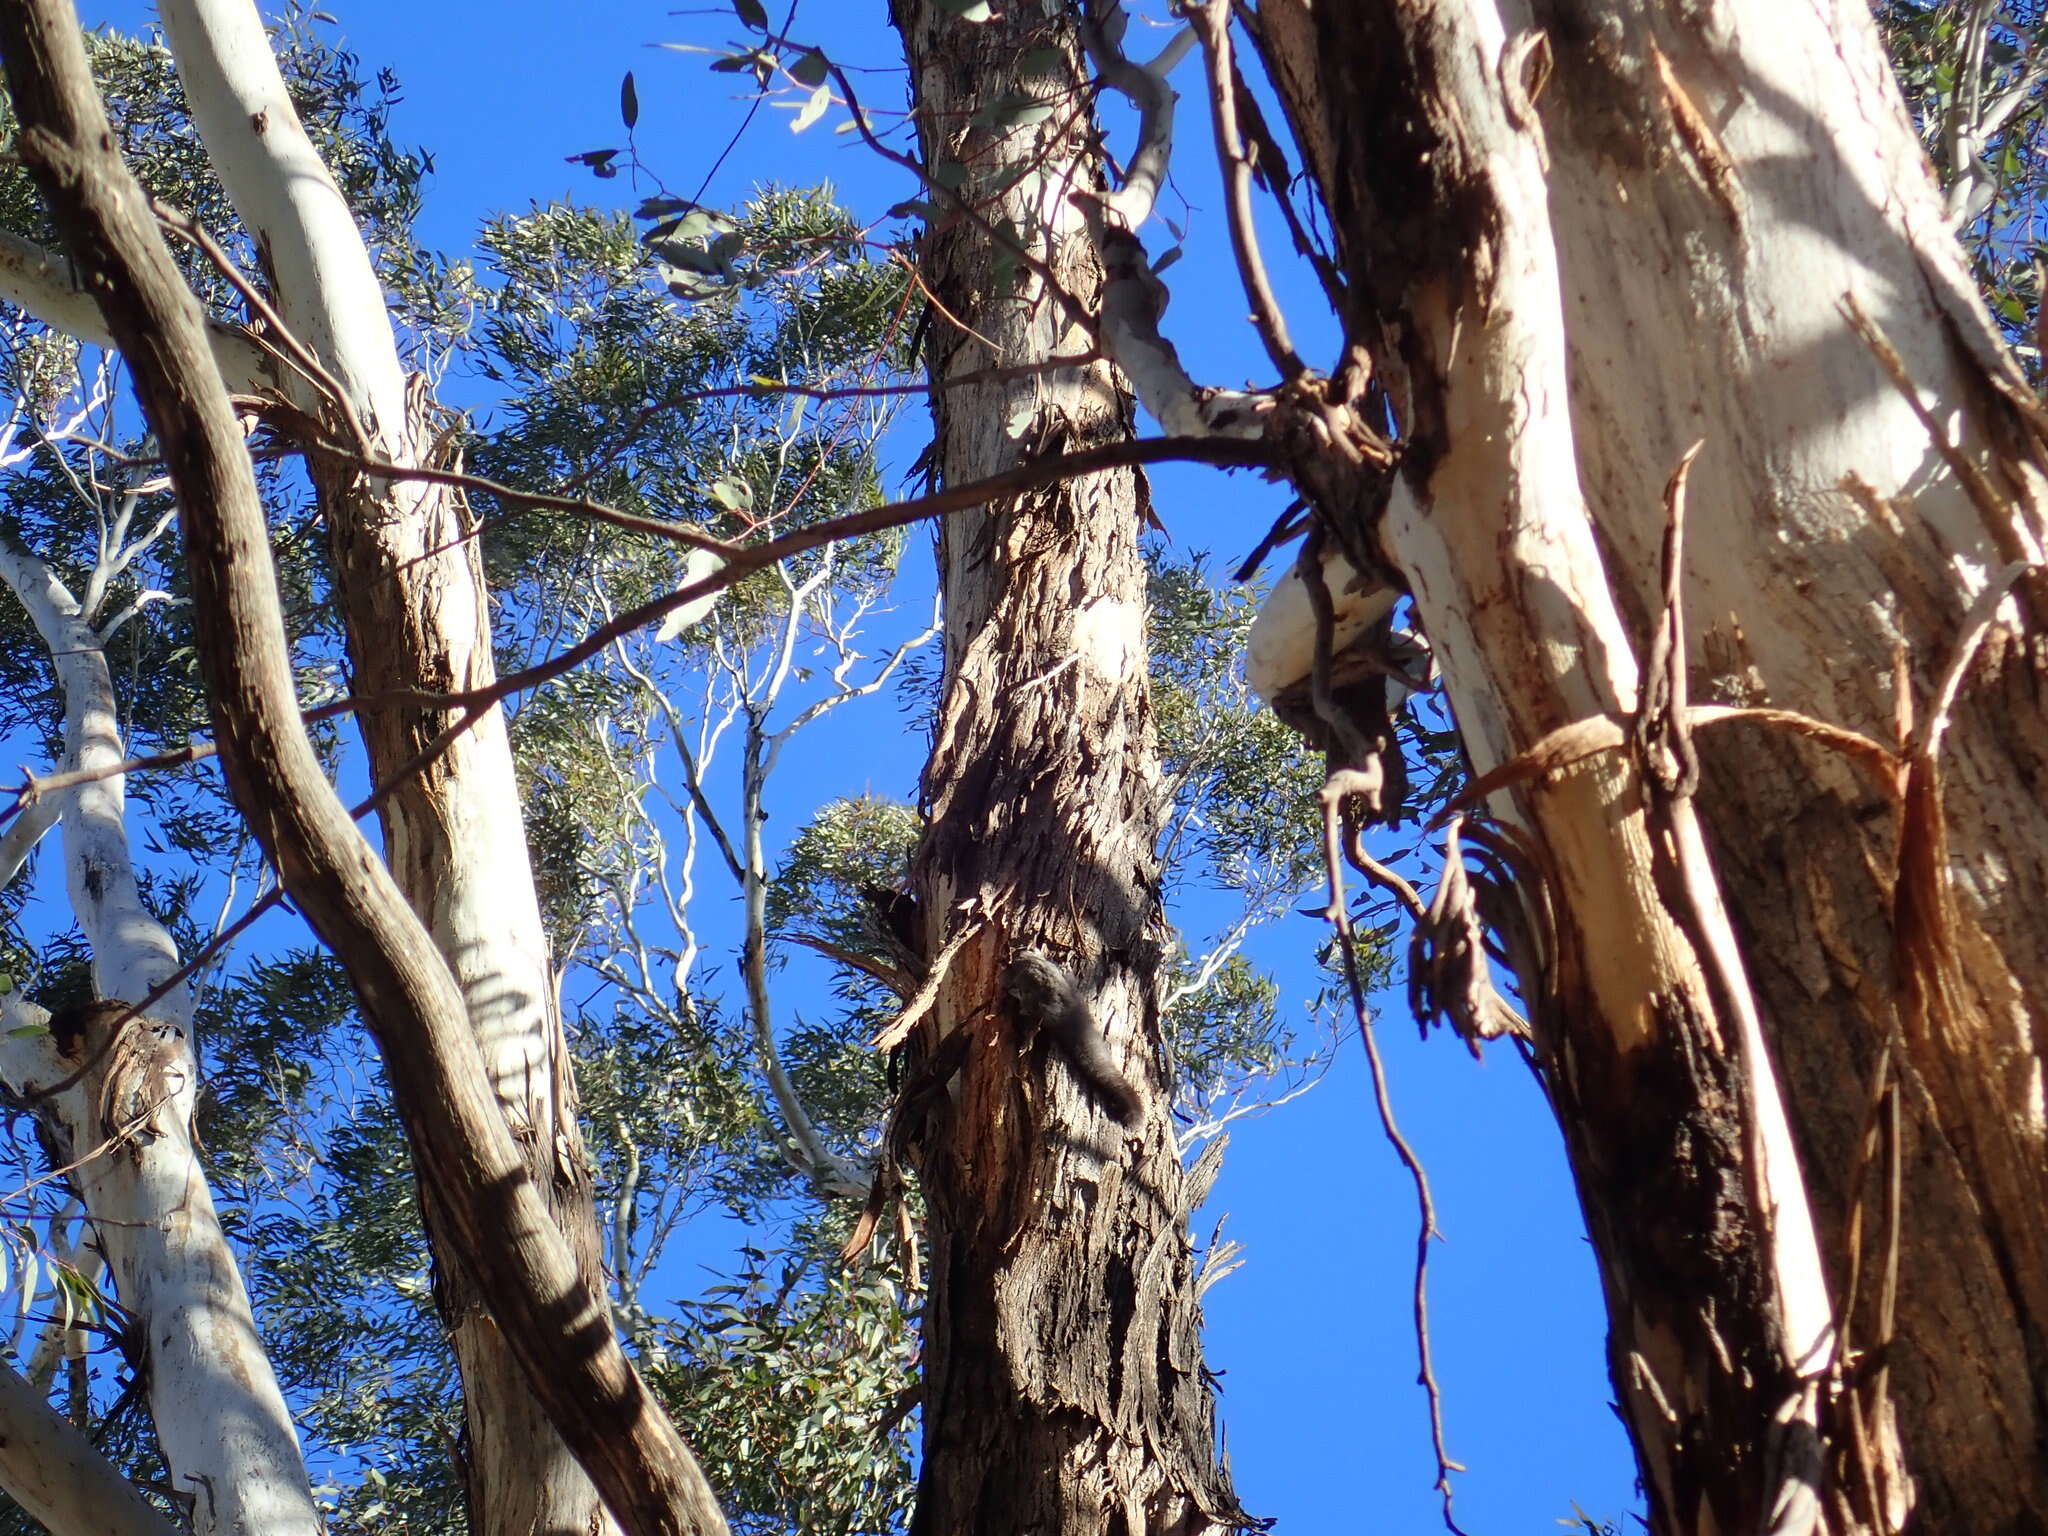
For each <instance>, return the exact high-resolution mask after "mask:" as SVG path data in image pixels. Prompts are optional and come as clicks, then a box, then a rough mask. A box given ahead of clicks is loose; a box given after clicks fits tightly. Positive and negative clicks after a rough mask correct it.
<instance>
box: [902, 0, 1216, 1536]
mask: <svg viewBox="0 0 2048 1536" xmlns="http://www.w3.org/2000/svg"><path fill="white" fill-rule="evenodd" d="M953 9H954V10H957V7H955V8H953ZM894 15H895V20H896V23H897V25H898V27H899V28H900V29H901V30H902V32H903V36H904V39H905V43H906V47H907V51H908V54H909V58H910V63H911V79H912V92H913V98H914V101H915V103H916V113H917V122H918V127H919V131H920V136H921V141H922V144H923V149H924V154H925V157H926V162H927V164H928V165H929V166H930V167H931V168H933V169H934V170H936V171H938V173H939V175H940V176H941V178H944V177H946V176H948V175H949V174H950V173H949V172H946V171H944V170H942V169H940V168H942V167H947V166H953V167H965V168H966V176H965V179H964V180H963V181H962V182H961V183H960V188H961V193H962V196H963V197H964V198H965V199H966V201H967V202H968V203H970V204H972V205H973V206H974V207H975V208H976V209H977V210H978V211H979V215H980V218H979V219H974V218H967V217H963V216H959V215H955V214H941V215H937V216H935V218H934V228H933V230H932V232H931V233H930V234H929V235H928V236H927V237H926V240H925V242H924V248H923V273H924V278H925V281H926V282H927V283H928V284H929V285H930V287H931V290H932V292H933V293H934V295H935V296H936V300H937V302H935V304H934V305H933V309H934V314H933V317H932V329H931V348H932V351H931V365H930V366H931V377H932V382H933V386H934V389H933V395H932V400H933V415H934V422H935V429H936V434H937V445H936V450H935V451H936V459H937V464H938V466H939V467H938V474H939V476H940V478H941V479H942V480H943V481H944V482H945V483H946V484H949V485H957V484H963V483H965V482H967V481H971V480H974V479H978V478H980V477H982V476H985V475H989V474H992V473H995V472H998V471H1000V470H1004V469H1008V468H1010V467H1012V466H1013V465H1015V464H1016V463H1017V462H1018V460H1019V459H1020V458H1021V457H1023V456H1025V455H1027V454H1029V453H1031V452H1034V451H1041V450H1050V451H1058V450H1060V449H1066V448H1084V447H1088V446H1091V445H1094V444H1098V443H1104V442H1109V441H1115V440H1119V439H1122V438H1124V437H1126V436H1128V435H1129V434H1130V432H1131V430H1132V412H1131V405H1130V401H1129V397H1128V394H1127V391H1126V390H1125V388H1124V387H1123V385H1122V384H1121V382H1120V381H1119V380H1118V378H1117V377H1116V375H1115V374H1114V373H1113V372H1111V371H1110V370H1108V369H1107V368H1104V367H1102V366H1100V365H1095V366H1087V367H1077V368H1066V369H1058V370H1048V371H1045V372H1042V373H1038V374H1027V375H1025V376H1022V377H1018V378H1012V379H1009V380H1006V381H1000V382H982V383H974V384H970V385H965V386H956V387H948V385H947V383H946V381H947V380H948V379H949V378H952V377H955V376H957V375H961V374H966V373H973V372H980V371H985V370H988V369H990V368H991V367H994V366H996V365H1018V364H1031V363H1036V362H1039V361H1042V360H1043V359H1046V358H1049V357H1053V356H1057V355H1063V354H1064V355H1072V354H1075V353H1079V352H1082V351H1085V350H1086V348H1087V340H1086V333H1085V332H1084V331H1083V330H1082V329H1081V328H1080V327H1079V326H1078V325H1077V324H1076V323H1075V321H1076V316H1075V315H1074V313H1073V312H1072V311H1070V310H1069V309H1067V308H1066V307H1064V306H1063V304H1062V303H1061V301H1060V300H1058V299H1057V298H1055V297H1054V296H1052V295H1051V294H1050V293H1048V292H1047V290H1046V287H1045V285H1044V283H1043V281H1042V279H1041V278H1040V277H1039V276H1037V275H1035V274H1034V273H1033V272H1031V271H1030V270H1028V266H1027V267H1020V266H1019V263H1018V262H1017V261H1016V260H1015V259H1013V258H1012V257H1010V256H1008V255H1006V254H1003V253H1002V252H1000V251H999V249H998V247H997V245H996V244H995V243H994V241H992V239H991V238H990V234H989V228H988V226H991V225H992V226H994V227H997V228H1001V229H1004V230H1008V231H1011V232H1012V234H1011V236H1010V238H1013V239H1014V238H1016V235H1017V234H1019V233H1021V234H1022V238H1023V240H1024V242H1025V244H1026V245H1027V247H1028V248H1029V250H1030V251H1031V252H1032V253H1033V255H1034V256H1035V257H1037V258H1038V259H1040V260H1042V261H1043V262H1044V263H1045V264H1047V266H1048V267H1049V268H1050V269H1051V270H1054V271H1056V272H1057V273H1058V275H1059V279H1060V281H1061V283H1062V284H1063V285H1064V286H1065V287H1066V289H1067V290H1068V292H1069V293H1070V294H1071V295H1073V297H1075V298H1076V299H1078V300H1079V301H1080V302H1081V304H1082V305H1083V306H1088V305H1092V303H1093V302H1094V299H1095V296H1096V293H1097V290H1098V287H1099V284H1100V264H1099V261H1098V258H1097V255H1096V253H1095V251H1094V249H1093V246H1092V243H1091V242H1090V241H1089V239H1088V238H1087V236H1086V233H1085V229H1084V226H1083V221H1082V219H1081V216H1080V214H1079V212H1078V211H1077V210H1076V209H1075V208H1074V207H1073V206H1072V204H1071V203H1069V201H1068V197H1067V194H1068V193H1069V192H1070V191H1072V190H1073V189H1074V188H1075V187H1076V186H1078V187H1081V188H1090V189H1092V188H1097V187H1099V186H1100V184H1101V182H1100V174H1099V168H1098V165H1097V162H1096V161H1095V159H1094V158H1093V153H1094V152H1093V150H1092V148H1091V142H1090V137H1089V132H1088V122H1087V114H1086V113H1085V112H1078V113H1077V112H1076V111H1075V110H1074V109H1073V106H1072V102H1073V101H1074V99H1075V97H1074V96H1073V95H1072V94H1071V93H1072V92H1074V91H1076V90H1077V89H1078V87H1079V86H1080V82H1081V80H1082V78H1083V71H1082V67H1081V65H1080V63H1079V59H1078V51H1077V43H1076V38H1075V35H1074V32H1073V30H1072V28H1071V26H1070V25H1069V24H1067V23H1066V22H1065V21H1063V20H1048V19H1046V17H1045V16H1044V15H1043V14H1042V13H1040V10H1039V8H1037V7H1030V6H1014V7H1007V8H1005V9H1004V10H1003V12H1002V13H1001V14H1000V15H998V16H997V17H996V18H995V19H994V20H992V21H990V22H988V23H986V24H984V25H978V26H977V25H971V24H968V23H966V22H963V21H962V20H961V19H960V18H959V17H958V16H956V15H954V14H952V11H951V10H949V8H948V7H947V6H946V5H944V4H942V3H935V0H897V3H896V4H895V6H894ZM1020 61H1022V66H1021V67H1022V70H1023V73H1022V74H1021V75H1020ZM1020 86H1021V87H1022V88H1023V89H1024V90H1026V91H1028V92H1030V93H1032V94H1034V95H1037V96H1041V97H1044V98H1046V99H1049V100H1055V101H1057V102H1058V103H1059V106H1058V107H1057V108H1056V110H1055V111H1054V113H1053V114H1052V116H1051V117H1050V119H1049V120H1048V121H1046V122H1045V123H1044V124H1042V125H1039V126H1036V127H1025V128H1011V127H1007V126H1006V127H998V128H994V129H990V128H987V127H981V126H971V125H973V124H975V122H976V114H977V113H980V112H982V110H983V109H984V108H986V107H989V106H990V104H991V103H994V102H996V101H997V99H998V98H1000V97H1001V96H1003V95H1004V93H1005V92H1008V91H1011V90H1013V89H1015V88H1017V87H1020ZM982 121H983V122H985V121H986V119H985V118H984V119H982ZM1033 164H1040V165H1043V166H1046V167H1048V169H1047V170H1045V171H1044V172H1043V173H1042V174H1037V173H1026V174H1023V175H1022V177H1021V179H1019V175H1018V172H1019V170H1020V169H1021V168H1023V167H1027V166H1030V165H1033ZM983 220H985V221H987V223H986V224H984V223H983V222H982V221H983ZM1144 498H1145V489H1144V483H1143V480H1142V478H1141V477H1140V476H1139V475H1138V474H1136V473H1134V472H1131V471H1122V470H1119V471H1111V472H1107V473H1102V474H1096V475H1091V476H1088V477H1085V478H1083V479H1080V480H1077V481H1074V482H1072V483H1070V484H1067V485H1063V486H1059V487H1055V488H1051V489H1047V490H1042V491H1032V492H1028V493H1025V494H1023V495H1020V496H1017V497H1015V498H1012V499H1009V500H1006V501H1004V502H1001V503H998V504H994V505H990V506H988V507H985V508H980V509H976V510H972V511H969V512H965V513H960V514H956V515H954V516H952V517H950V518H948V519H946V520H945V521H944V522H943V523H942V524H941V525H940V533H939V564H940V579H941V584H942V587H943V590H944V594H945V614H946V620H945V625H946V628H945V674H944V702H943V705H942V707H941V711H940V718H939V724H938V728H937V738H936V741H935V744H934V748H933V752H932V758H931V762H930V765H929V767H928V768H927V770H926V775H925V791H924V792H925V798H926V801H927V806H928V810H929V814H930V827H929V830H928V832H927V834H926V837H925V840H924V843H923V845H922V847H921V848H920V850H919V853H918V856H917V861H916V867H915V885H916V889H917V895H918V897H919V899H920V902H921V904H922V910H923V912H924V913H925V915H926V926H927V939H928V947H927V952H928V953H929V954H931V955H937V954H938V953H939V951H940V949H941V947H942V946H943V945H944V944H945V943H946V941H947V940H949V939H951V938H953V937H954V936H956V935H958V934H960V933H961V932H962V931H963V930H965V929H967V928H969V927H971V926H973V925H975V924H977V923H979V924H981V926H980V927H979V928H978V929H977V930H976V931H975V933H974V936H973V937H972V938H971V939H970V940H968V941H967V942H965V943H964V944H963V945H961V946H960V947H959V948H958V950H957V954H956V956H955V958H954V959H953V961H952V964H951V967H950V970H949V973H948V976H947V979H946V982H945V984H944V987H943V989H942V991H941V993H940V996H939V1001H938V1005H937V1008H936V1010H935V1014H936V1018H935V1025H934V1026H930V1027H928V1033H927V1034H926V1035H925V1036H924V1037H922V1038H920V1039H918V1040H915V1041H914V1042H913V1055H914V1057H916V1058H918V1059H919V1060H921V1061H922V1062H923V1063H925V1064H926V1067H925V1069H926V1070H931V1068H930V1066H929V1064H930V1063H931V1062H932V1061H933V1060H934V1058H935V1055H936V1054H937V1053H938V1052H940V1051H942V1050H943V1051H945V1052H946V1055H945V1056H944V1057H943V1058H940V1059H941V1060H942V1061H943V1062H944V1065H943V1066H941V1067H939V1068H938V1069H936V1073H937V1075H938V1076H939V1077H940V1083H939V1084H938V1085H937V1087H938V1091H936V1092H933V1093H932V1094H931V1095H930V1102H931V1103H932V1104H933V1106H934V1107H933V1108H932V1110H931V1112H930V1115H929V1118H928V1119H926V1120H925V1121H924V1123H923V1125H922V1128H921V1130H920V1131H918V1132H916V1133H915V1134H916V1135H917V1136H918V1137H919V1138H920V1142H919V1145H918V1147H917V1150H916V1153H915V1160H916V1164H917V1168H918V1172H919V1174H920V1178H921V1183H922V1188H923V1190H924V1193H925V1197H926V1200H927V1204H928V1209H929V1226H928V1232H929V1239H930V1245H931V1265H930V1270H931V1274H930V1287H931V1289H930V1296H929V1300H928V1302H927V1306H926V1312H925V1323H924V1396H923V1410H922V1411H923V1415H924V1437H925V1438H924V1456H923V1466H922V1471H921V1477H920V1482H919V1488H918V1499H917V1511H916V1516H915V1519H914V1523H913V1530H914V1531H916V1532H920V1533H931V1536H939V1533H945V1536H956V1533H957V1536H968V1533H990V1536H994V1533H999V1532H1025V1531H1031V1532H1040V1533H1052V1532H1058V1533H1062V1536H1079V1533H1095V1532H1107V1531H1111V1530H1117V1531H1127V1532H1130V1533H1133V1536H1136V1533H1141V1532H1142V1533H1169V1532H1171V1533H1189V1536H1193V1533H1200V1532H1209V1531H1216V1530H1221V1529H1225V1528H1228V1527H1229V1525H1230V1523H1231V1522H1232V1520H1233V1517H1235V1516H1236V1514H1237V1506H1236V1501H1235V1498H1234V1496H1233V1495H1232V1493H1231V1491H1230V1485H1229V1480H1228V1478H1227V1476H1226V1475H1225V1474H1224V1473H1223V1472H1222V1471H1221V1470H1220V1469H1219V1468H1218V1466H1217V1464H1216V1457H1215V1450H1214V1445H1213V1437H1214V1413H1215V1407H1214V1401H1213V1397H1212V1395H1211V1393H1210V1390H1209V1386H1208V1383H1207V1382H1206V1380H1205V1379H1204V1375H1203V1368H1202V1355H1201V1338H1200V1328H1201V1313H1200V1307H1199V1304H1198V1300H1197V1288H1196V1283H1195V1276H1194V1273H1193V1254H1192V1251H1191V1247H1190V1243H1189V1239H1188V1234H1187V1208H1188V1200H1189V1194H1188V1191H1187V1190H1186V1188H1185V1180H1184V1176H1183V1171H1182V1168H1181V1165H1180V1160H1179V1158H1178V1156H1177V1154H1176V1149H1175V1145H1174V1139H1173V1134H1172V1127H1171V1124H1170V1121H1169V1118H1168V1094H1167V1091H1166V1082H1165V1076H1166V1066H1165V1061H1164V1057H1163V1053H1162V1050H1161V1041H1160V1029H1159V967H1160V964H1161V960H1162V941H1163V939H1164V936H1165V927H1164V920H1163V917H1162V915H1161V911H1160V897H1159V879H1158V870H1157V864H1156V861H1155V858H1154V852H1153V844H1154V839H1155V837H1156V836H1157V833H1158V830H1159V826H1160V816H1161V794H1162V790H1161V786H1160V782H1159V775H1158V768H1157V762H1156V759H1155V755H1154V746H1153V730H1152V721H1151V717H1150V705H1149V699H1148V692H1147V686H1146V650H1145V579H1144V567H1143V564H1142V562H1141V560H1140V558H1139V553H1138V535H1139V532H1140V528H1141V522H1142V517H1143V513H1144V507H1145V500H1144ZM1027 949H1031V950H1037V951H1040V952H1041V953H1042V955H1043V956H1044V957H1046V958H1047V959H1049V960H1050V961H1052V962H1054V963H1056V964H1057V965H1058V966H1060V967H1061V968H1062V969H1063V971H1064V972H1065V973H1067V974H1069V975H1070V976H1071V978H1073V980H1074V981H1075V982H1076V983H1077V984H1078V990H1079V993H1080V995H1081V996H1083V997H1085V998H1086V999H1087V1000H1088V1003H1089V1004H1090V1005H1091V1007H1092V1018H1087V1019H1079V1020H1076V1019H1072V1018H1066V1019H1061V1018H1056V1017H1048V1010H1047V1009H1046V1008H1045V1007H1044V1006H1042V1004H1043V1003H1044V1001H1045V999H1044V997H1043V989H1042V988H1041V989H1039V994H1038V995H1039V1004H1040V1005H1026V1006H1020V1003H1019V997H1020V995H1021V994H1022V993H1024V992H1028V991H1029V989H1028V988H1019V989H1013V990H1012V991H1011V992H1009V993H1008V994H1007V995H1006V992H1005V988H1004V985H1003V983H1004V979H1005V976H1006V968H1008V967H1010V966H1011V965H1012V963H1013V957H1014V956H1016V955H1017V954H1018V953H1019V952H1020V951H1024V950H1027ZM1008 974H1011V975H1014V972H1009V973H1008ZM1050 1011H1051V1012H1053V1013H1057V1012H1058V1008H1057V1005H1056V1004H1055V1006H1054V1007H1053V1008H1052V1009H1051V1010H1050ZM1022 1013H1028V1014H1031V1015H1032V1016H1030V1017H1024V1016H1020V1014H1022ZM1041 1025H1042V1026H1043V1027H1040V1026H1041ZM1063 1025H1065V1026H1068V1027H1072V1028H1077V1029H1079V1030H1082V1031H1088V1032H1092V1031H1095V1030H1097V1029H1100V1030H1101V1031H1103V1032H1104V1033H1105V1034H1106V1041H1105V1040H1103V1039H1100V1038H1096V1039H1094V1040H1093V1041H1092V1043H1093V1044H1094V1045H1095V1046H1096V1047H1097V1048H1098V1049H1100V1048H1102V1047H1103V1046H1105V1045H1106V1049H1107V1052H1108V1058H1109V1062H1110V1064H1111V1068H1112V1070H1113V1071H1114V1072H1116V1073H1119V1074H1121V1075H1122V1077H1123V1078H1124V1079H1125V1080H1126V1081H1127V1084H1128V1087H1129V1089H1130V1091H1132V1092H1133V1093H1134V1094H1135V1099H1136V1105H1135V1107H1134V1108H1131V1107H1129V1106H1126V1105H1124V1104H1123V1103H1122V1102H1121V1101H1120V1100H1119V1099H1118V1098H1117V1097H1116V1093H1115V1091H1114V1090H1112V1091H1111V1092H1110V1093H1109V1094H1105V1092H1104V1090H1103V1088H1102V1086H1101V1084H1100V1083H1097V1084H1096V1085H1095V1086H1093V1087H1091V1086H1090V1085H1089V1084H1088V1083H1086V1082H1084V1080H1083V1079H1082V1078H1081V1077H1078V1076H1076V1074H1075V1072H1074V1070H1073V1064H1072V1061H1071V1060H1070V1058H1069V1057H1068V1056H1067V1055H1064V1054H1062V1053H1061V1052H1060V1051H1059V1050H1056V1049H1055V1043H1054V1041H1053V1040H1052V1039H1051V1038H1050V1037H1051V1036H1052V1035H1054V1034H1056V1033H1058V1032H1059V1030H1060V1028H1061V1027H1062V1026H1063ZM962 1034H964V1035H966V1036H968V1037H969V1038H967V1039H965V1040H962V1039H960V1038H959V1036H961V1035H962ZM948 1037H951V1038H950V1039H949V1038H948ZM942 1039H947V1040H948V1043H947V1045H945V1046H942V1045H941V1044H940V1042H941V1040H942ZM1082 1048H1083V1049H1086V1044H1085V1043H1084V1045H1083V1047H1082ZM954 1052H963V1053H964V1054H960V1055H958V1056H957V1057H956V1056H954V1055H953V1053H954ZM956 1061H957V1063H958V1076H957V1079H955V1078H953V1076H952V1067H953V1065H954V1063H955V1062H956ZM918 1070H919V1068H918V1067H917V1066H913V1068H912V1071H913V1074H915V1073H916V1072H917V1071H918ZM948 1082H950V1091H948V1089H947V1087H946V1084H947V1083H948ZM1126 1109H1128V1111H1129V1113H1130V1116H1131V1119H1132V1122H1133V1123H1132V1124H1131V1125H1130V1126H1129V1128H1128V1129H1127V1128H1126V1127H1125V1126H1124V1125H1122V1124H1121V1123H1120V1122H1119V1119H1118V1118H1117V1115H1116V1113H1114V1111H1118V1110H1126Z"/></svg>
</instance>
